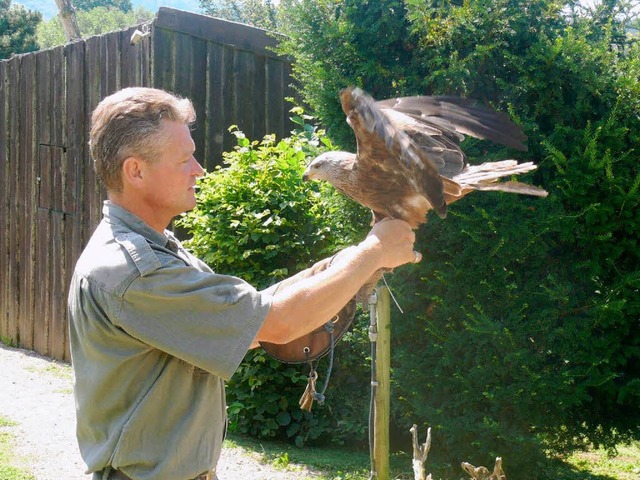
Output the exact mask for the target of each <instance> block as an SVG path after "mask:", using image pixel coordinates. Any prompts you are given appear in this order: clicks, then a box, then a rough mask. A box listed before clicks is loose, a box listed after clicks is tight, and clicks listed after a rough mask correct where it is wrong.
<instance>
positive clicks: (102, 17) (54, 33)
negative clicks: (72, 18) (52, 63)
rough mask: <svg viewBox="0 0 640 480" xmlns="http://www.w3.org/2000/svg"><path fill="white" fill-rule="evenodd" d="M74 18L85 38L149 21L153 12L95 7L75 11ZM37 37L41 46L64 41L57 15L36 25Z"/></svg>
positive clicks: (139, 9) (46, 46)
mask: <svg viewBox="0 0 640 480" xmlns="http://www.w3.org/2000/svg"><path fill="white" fill-rule="evenodd" d="M76 18H77V19H78V26H79V27H80V33H82V37H83V38H86V37H91V36H93V35H102V34H104V33H108V32H114V31H117V30H121V29H123V28H128V27H131V26H133V25H138V24H140V23H144V22H148V21H151V20H152V19H153V13H152V12H150V11H149V10H145V9H144V8H142V7H138V8H136V9H135V10H130V11H128V12H124V11H122V10H120V9H117V8H113V7H95V8H93V9H91V10H88V11H85V10H79V11H77V12H76ZM37 38H38V43H39V44H40V46H41V48H51V47H55V46H57V45H63V44H64V43H66V39H65V36H64V31H63V30H62V24H61V23H60V19H59V18H58V16H55V17H53V18H52V19H51V20H48V21H46V22H42V23H41V24H40V25H38V30H37Z"/></svg>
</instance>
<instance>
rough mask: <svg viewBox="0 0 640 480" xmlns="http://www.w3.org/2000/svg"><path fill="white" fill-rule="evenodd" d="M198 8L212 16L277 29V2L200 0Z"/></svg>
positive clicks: (261, 0) (262, 0)
mask: <svg viewBox="0 0 640 480" xmlns="http://www.w3.org/2000/svg"><path fill="white" fill-rule="evenodd" d="M200 8H202V10H203V11H204V12H205V13H206V14H207V15H211V16H213V17H219V18H223V19H225V20H231V21H233V22H238V23H244V24H246V25H252V26H254V27H260V28H264V29H267V30H272V31H273V30H277V29H278V23H277V15H276V12H277V3H274V2H272V1H271V0H200Z"/></svg>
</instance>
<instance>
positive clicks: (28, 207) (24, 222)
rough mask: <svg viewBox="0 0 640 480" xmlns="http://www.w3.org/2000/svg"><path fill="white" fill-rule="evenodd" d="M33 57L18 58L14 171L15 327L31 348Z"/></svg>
mask: <svg viewBox="0 0 640 480" xmlns="http://www.w3.org/2000/svg"><path fill="white" fill-rule="evenodd" d="M35 65H36V62H35V56H34V55H23V56H21V62H20V69H21V73H22V75H21V78H20V80H21V81H20V90H21V92H20V97H21V102H20V110H21V113H20V119H21V127H20V134H21V141H20V146H19V168H18V179H17V180H18V183H19V190H18V192H19V193H18V201H19V202H20V204H19V210H18V211H19V215H20V216H21V217H22V218H20V229H19V235H20V245H21V248H20V255H19V257H20V271H19V277H20V285H19V295H20V299H19V317H20V318H19V325H18V330H19V333H20V345H21V346H23V347H24V348H28V349H33V331H34V323H33V320H34V309H35V303H34V302H35V298H34V295H33V289H32V286H33V279H34V259H33V251H34V248H35V244H34V240H35V238H34V236H33V223H34V210H35V205H36V197H35V195H34V191H35V189H34V183H35V175H34V165H35V161H34V158H36V156H37V149H35V144H36V138H35V135H34V125H35V124H36V108H35V95H34V91H35V89H36V85H35Z"/></svg>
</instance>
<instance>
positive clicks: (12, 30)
mask: <svg viewBox="0 0 640 480" xmlns="http://www.w3.org/2000/svg"><path fill="white" fill-rule="evenodd" d="M41 20H42V15H41V14H40V13H39V12H34V11H31V10H27V9H25V8H24V7H23V6H22V5H11V0H0V60H1V59H4V58H9V57H10V56H11V55H13V54H15V53H26V52H32V51H34V50H37V49H38V43H37V42H36V35H35V34H36V27H37V26H38V24H39V23H40V21H41Z"/></svg>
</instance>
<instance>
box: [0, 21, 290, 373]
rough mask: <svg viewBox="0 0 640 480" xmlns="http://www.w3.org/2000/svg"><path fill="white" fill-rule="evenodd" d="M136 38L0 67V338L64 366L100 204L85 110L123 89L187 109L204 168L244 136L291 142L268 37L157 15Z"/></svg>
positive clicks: (107, 38)
mask: <svg viewBox="0 0 640 480" xmlns="http://www.w3.org/2000/svg"><path fill="white" fill-rule="evenodd" d="M134 30H135V28H131V29H128V30H123V31H120V32H113V33H110V34H107V35H103V36H98V37H92V38H88V39H86V40H82V41H78V42H74V43H71V44H68V45H65V46H61V47H57V48H53V49H50V50H44V51H40V52H35V53H31V54H25V55H20V56H15V57H13V58H11V59H9V60H7V61H2V62H0V189H1V190H0V191H1V193H0V234H1V235H2V236H1V237H0V338H1V339H2V341H4V342H5V343H11V344H14V345H19V346H21V347H23V348H28V349H33V350H35V351H37V352H39V353H42V354H45V355H49V356H51V357H53V358H57V359H63V360H68V359H69V341H68V324H67V318H66V298H67V293H68V285H69V281H70V278H71V274H72V272H73V267H74V265H75V262H76V260H77V258H78V256H79V254H80V252H81V251H82V248H83V246H84V245H85V243H86V241H87V240H88V238H89V236H90V235H91V232H92V231H93V229H94V228H95V226H96V225H97V223H98V221H99V219H100V215H101V213H100V212H101V205H102V201H103V200H104V198H105V193H104V191H103V189H102V188H101V186H100V185H99V184H98V182H97V179H96V177H95V174H94V171H93V168H92V165H91V160H90V156H89V150H88V146H87V140H88V131H89V120H90V116H91V112H92V110H93V108H95V106H96V105H97V104H98V102H99V101H100V100H101V99H102V98H104V97H105V96H106V95H108V94H110V93H113V92H115V91H117V90H119V89H120V88H123V87H126V86H155V87H158V88H163V89H166V90H170V91H173V92H176V93H178V94H180V95H182V96H187V97H189V98H191V99H192V100H193V103H194V106H195V107H196V111H197V115H198V121H197V124H196V128H195V130H194V131H193V137H194V141H195V143H196V156H197V157H199V159H200V160H201V162H202V163H203V164H204V166H205V167H206V168H208V169H211V168H212V167H213V166H215V165H217V164H220V162H221V153H222V152H223V151H224V150H228V149H230V148H231V147H232V146H233V144H234V142H233V137H232V136H231V135H230V134H229V133H228V132H227V128H228V126H229V125H232V124H236V125H238V126H239V127H240V128H241V129H242V130H243V131H245V133H246V134H247V135H249V136H250V137H253V138H261V137H262V136H263V135H264V134H266V133H275V134H276V135H278V136H284V135H286V134H288V131H289V129H290V128H291V124H290V122H289V120H288V108H289V105H288V103H287V102H286V101H285V100H284V98H285V97H286V96H291V95H292V92H291V90H290V87H289V83H290V77H289V75H290V65H289V63H288V62H287V61H286V60H285V59H282V58H280V57H278V56H277V55H275V54H274V53H272V51H271V50H270V48H271V47H272V46H273V45H275V40H274V39H273V38H271V37H270V36H269V35H267V34H266V33H265V32H264V31H262V30H259V29H255V28H251V27H247V26H244V25H239V24H235V23H232V22H225V21H222V20H218V19H213V18H210V17H206V16H202V15H195V14H190V13H186V12H180V11H177V10H172V9H168V8H161V9H160V11H159V12H158V15H157V16H156V18H155V20H154V21H153V23H152V24H151V26H150V34H149V35H148V36H146V37H145V38H144V39H143V40H142V41H141V42H139V43H138V44H136V45H131V44H130V38H131V35H132V33H133V31H134Z"/></svg>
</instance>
